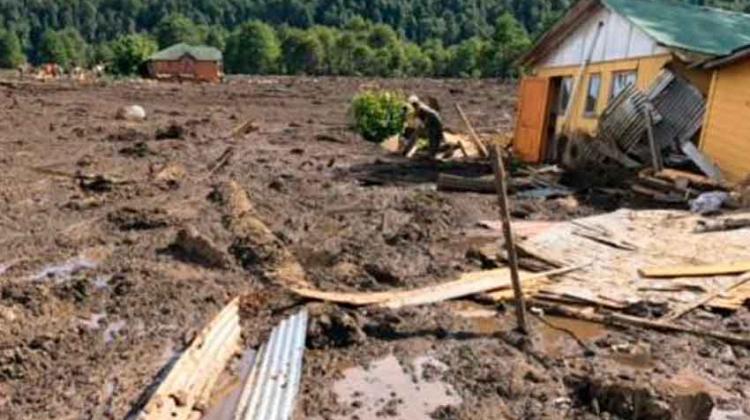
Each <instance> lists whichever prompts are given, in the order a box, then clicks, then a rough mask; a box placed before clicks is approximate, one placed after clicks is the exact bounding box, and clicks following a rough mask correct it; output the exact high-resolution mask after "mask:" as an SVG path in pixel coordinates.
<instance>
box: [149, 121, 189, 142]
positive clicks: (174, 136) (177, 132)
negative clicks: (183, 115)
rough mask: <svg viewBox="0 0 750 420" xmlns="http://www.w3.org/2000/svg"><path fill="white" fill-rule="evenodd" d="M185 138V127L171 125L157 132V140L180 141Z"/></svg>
mask: <svg viewBox="0 0 750 420" xmlns="http://www.w3.org/2000/svg"><path fill="white" fill-rule="evenodd" d="M184 137H185V127H183V126H181V125H179V124H177V123H171V124H169V125H168V126H167V127H164V128H159V129H157V130H156V140H179V139H183V138H184Z"/></svg>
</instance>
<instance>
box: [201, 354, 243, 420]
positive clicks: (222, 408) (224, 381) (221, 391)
mask: <svg viewBox="0 0 750 420" xmlns="http://www.w3.org/2000/svg"><path fill="white" fill-rule="evenodd" d="M253 363H255V350H252V349H248V350H245V352H244V353H242V357H240V359H239V361H238V364H237V366H236V369H235V370H234V371H233V372H229V371H226V370H225V371H224V372H223V373H222V375H221V377H219V380H218V382H217V384H216V386H215V387H214V389H215V391H214V393H213V395H212V397H211V401H210V404H209V408H208V410H207V411H206V413H205V414H204V415H203V417H202V419H203V420H226V419H233V418H234V414H235V411H236V410H237V404H239V401H240V394H241V393H242V384H243V383H244V380H245V379H246V378H247V376H248V375H249V374H250V369H252V367H253Z"/></svg>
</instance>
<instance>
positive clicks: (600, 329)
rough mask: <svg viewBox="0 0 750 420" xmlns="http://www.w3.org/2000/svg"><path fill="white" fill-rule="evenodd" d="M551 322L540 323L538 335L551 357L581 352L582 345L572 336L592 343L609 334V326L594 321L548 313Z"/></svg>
mask: <svg viewBox="0 0 750 420" xmlns="http://www.w3.org/2000/svg"><path fill="white" fill-rule="evenodd" d="M544 320H545V321H547V323H548V324H549V325H548V324H541V325H539V331H538V337H539V340H540V342H541V348H542V350H543V351H544V352H545V353H546V354H547V355H549V356H550V357H561V356H564V355H566V354H568V353H569V352H574V353H577V354H579V353H580V351H581V346H580V345H579V344H578V343H577V342H576V341H575V340H574V339H573V337H572V336H571V334H572V335H574V336H575V337H576V338H577V339H578V340H580V341H581V342H583V343H586V344H590V343H593V342H594V341H596V340H597V339H599V338H601V337H604V336H606V335H607V328H606V327H604V326H603V325H601V324H597V323H594V322H588V321H581V320H578V319H572V318H564V317H557V316H549V315H546V316H545V317H544Z"/></svg>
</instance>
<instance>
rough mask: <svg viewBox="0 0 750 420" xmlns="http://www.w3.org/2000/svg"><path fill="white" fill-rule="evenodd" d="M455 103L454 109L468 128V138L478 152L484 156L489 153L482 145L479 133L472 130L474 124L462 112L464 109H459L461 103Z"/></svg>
mask: <svg viewBox="0 0 750 420" xmlns="http://www.w3.org/2000/svg"><path fill="white" fill-rule="evenodd" d="M455 105H456V111H458V115H460V116H461V120H462V121H463V122H464V124H465V125H466V128H467V129H468V130H469V138H470V139H471V141H472V142H474V146H476V148H477V150H478V151H479V154H480V155H481V156H482V157H484V158H486V157H488V156H489V155H490V153H489V152H488V151H487V148H486V147H485V146H484V143H482V139H480V138H479V135H478V134H477V132H476V131H475V130H474V126H472V125H471V122H470V121H469V118H467V117H466V114H465V113H464V110H463V109H461V105H459V104H455Z"/></svg>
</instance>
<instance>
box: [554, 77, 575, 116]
mask: <svg viewBox="0 0 750 420" xmlns="http://www.w3.org/2000/svg"><path fill="white" fill-rule="evenodd" d="M572 90H573V78H572V77H570V76H567V77H563V78H562V79H561V80H560V91H559V93H558V100H559V101H558V103H557V111H558V112H559V113H560V114H564V113H565V109H566V108H567V107H568V102H569V101H570V93H571V91H572Z"/></svg>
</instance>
